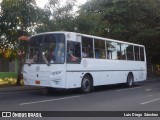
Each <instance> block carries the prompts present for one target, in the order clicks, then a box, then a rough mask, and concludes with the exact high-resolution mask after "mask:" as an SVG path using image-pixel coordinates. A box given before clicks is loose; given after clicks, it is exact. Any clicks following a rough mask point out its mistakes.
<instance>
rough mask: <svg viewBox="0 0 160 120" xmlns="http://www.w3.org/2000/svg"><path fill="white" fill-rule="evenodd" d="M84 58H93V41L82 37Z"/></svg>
mask: <svg viewBox="0 0 160 120" xmlns="http://www.w3.org/2000/svg"><path fill="white" fill-rule="evenodd" d="M82 57H83V58H93V39H92V38H87V37H82Z"/></svg>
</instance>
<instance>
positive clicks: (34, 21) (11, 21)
mask: <svg viewBox="0 0 160 120" xmlns="http://www.w3.org/2000/svg"><path fill="white" fill-rule="evenodd" d="M46 14H47V12H45V11H44V10H43V9H40V8H38V7H37V6H36V4H35V0H3V1H2V3H1V16H0V17H1V19H0V45H1V47H3V51H4V52H5V50H8V49H11V50H12V51H17V49H18V48H17V47H18V46H17V45H18V43H19V41H18V37H20V36H22V35H28V36H30V35H31V34H33V33H34V29H35V27H37V26H38V25H41V24H42V22H43V21H44V20H46V19H47V18H48V15H46Z"/></svg>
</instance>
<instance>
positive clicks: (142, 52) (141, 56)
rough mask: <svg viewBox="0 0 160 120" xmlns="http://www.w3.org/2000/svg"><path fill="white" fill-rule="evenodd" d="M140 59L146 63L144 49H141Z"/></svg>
mask: <svg viewBox="0 0 160 120" xmlns="http://www.w3.org/2000/svg"><path fill="white" fill-rule="evenodd" d="M140 58H141V61H144V60H145V59H144V48H143V47H140Z"/></svg>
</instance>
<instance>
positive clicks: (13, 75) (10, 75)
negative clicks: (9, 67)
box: [0, 72, 17, 79]
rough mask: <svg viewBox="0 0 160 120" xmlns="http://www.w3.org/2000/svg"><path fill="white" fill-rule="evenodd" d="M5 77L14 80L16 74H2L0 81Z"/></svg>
mask: <svg viewBox="0 0 160 120" xmlns="http://www.w3.org/2000/svg"><path fill="white" fill-rule="evenodd" d="M6 77H9V78H16V77H17V74H16V73H10V72H2V73H0V78H1V79H4V78H6Z"/></svg>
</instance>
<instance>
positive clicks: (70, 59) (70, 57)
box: [67, 41, 81, 64]
mask: <svg viewBox="0 0 160 120" xmlns="http://www.w3.org/2000/svg"><path fill="white" fill-rule="evenodd" d="M80 61H81V47H80V43H79V42H72V41H68V42H67V63H72V64H80Z"/></svg>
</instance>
